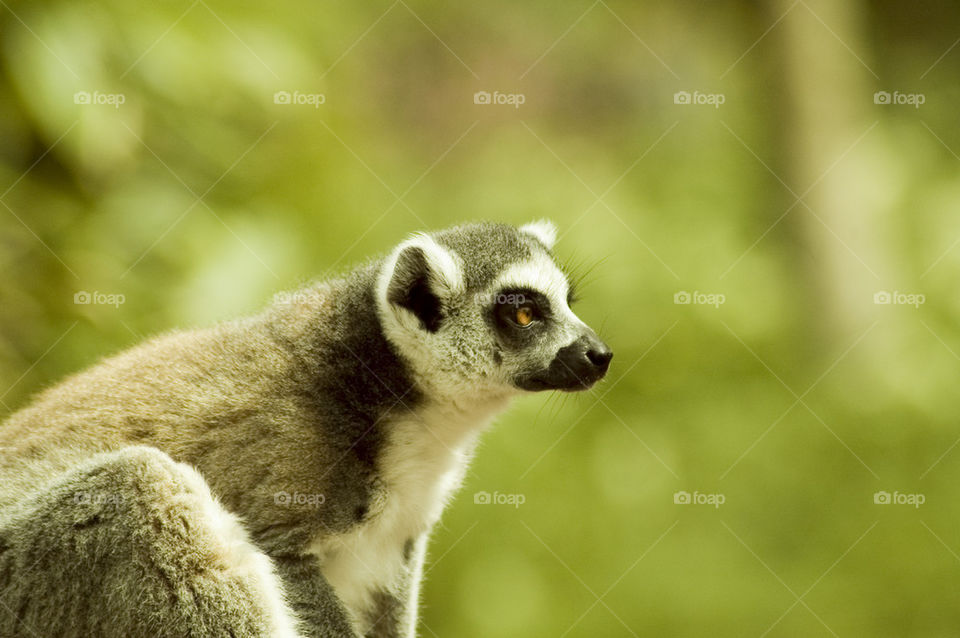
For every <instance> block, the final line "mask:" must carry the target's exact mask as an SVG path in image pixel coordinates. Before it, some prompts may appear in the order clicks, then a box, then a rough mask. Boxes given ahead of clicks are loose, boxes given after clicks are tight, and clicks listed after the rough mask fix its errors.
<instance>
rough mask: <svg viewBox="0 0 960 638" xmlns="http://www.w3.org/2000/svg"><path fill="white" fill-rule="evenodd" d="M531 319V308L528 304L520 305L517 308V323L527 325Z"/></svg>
mask: <svg viewBox="0 0 960 638" xmlns="http://www.w3.org/2000/svg"><path fill="white" fill-rule="evenodd" d="M531 321H533V309H532V308H531V307H530V306H520V307H519V308H517V323H518V324H520V325H521V326H529V325H530V322H531Z"/></svg>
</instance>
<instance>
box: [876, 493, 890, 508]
mask: <svg viewBox="0 0 960 638" xmlns="http://www.w3.org/2000/svg"><path fill="white" fill-rule="evenodd" d="M873 502H874V503H875V504H877V505H889V504H890V503H891V500H890V492H885V491H883V490H880V491H879V492H875V493H874V494H873Z"/></svg>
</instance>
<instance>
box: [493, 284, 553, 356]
mask: <svg viewBox="0 0 960 638" xmlns="http://www.w3.org/2000/svg"><path fill="white" fill-rule="evenodd" d="M492 301H493V307H492V308H491V312H490V315H491V317H492V320H493V325H494V327H495V329H496V331H497V334H498V335H499V336H500V338H501V339H502V340H503V341H504V343H505V345H507V346H514V347H520V346H523V345H525V344H527V343H529V342H530V339H532V338H533V337H534V335H535V334H537V333H538V332H540V331H541V330H542V328H543V327H544V324H545V322H546V321H548V320H549V319H550V318H551V312H550V302H549V300H548V299H547V297H546V296H545V295H543V294H542V293H540V292H537V291H536V290H532V289H529V288H516V289H505V290H501V291H500V292H498V293H497V294H496V295H494V298H493V300H492Z"/></svg>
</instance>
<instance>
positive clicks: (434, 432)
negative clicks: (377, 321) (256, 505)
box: [310, 406, 496, 635]
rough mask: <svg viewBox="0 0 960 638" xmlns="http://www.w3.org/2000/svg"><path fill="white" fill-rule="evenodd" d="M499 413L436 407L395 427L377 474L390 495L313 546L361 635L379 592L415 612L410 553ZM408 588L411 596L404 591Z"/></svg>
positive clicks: (486, 408)
mask: <svg viewBox="0 0 960 638" xmlns="http://www.w3.org/2000/svg"><path fill="white" fill-rule="evenodd" d="M495 407H496V406H483V409H479V410H475V409H471V410H469V411H462V410H459V409H451V408H447V409H439V408H435V409H429V410H424V411H421V412H420V413H419V414H418V417H417V418H409V419H404V420H401V421H395V422H393V423H390V424H389V426H388V428H387V429H388V430H389V432H388V435H387V440H386V444H385V446H384V448H383V451H382V453H381V455H380V458H379V460H378V468H377V469H378V474H379V478H380V481H381V483H382V485H383V488H384V489H383V492H382V493H381V494H380V496H379V497H378V498H377V499H376V500H375V502H373V503H371V505H370V508H369V514H368V517H367V519H366V520H365V522H363V523H362V524H360V525H358V526H357V527H355V528H353V529H351V530H350V531H349V532H347V533H345V534H340V535H337V536H328V537H324V538H319V539H317V541H316V542H315V543H314V544H313V546H312V547H311V549H310V551H311V553H313V554H315V555H317V556H318V557H319V558H320V561H321V563H322V569H323V573H324V576H325V577H326V578H327V581H328V582H329V583H330V585H331V586H332V587H333V589H334V591H336V593H337V595H338V596H339V598H340V600H341V601H342V602H343V603H344V605H345V606H346V607H347V610H348V611H349V612H350V613H351V615H352V616H353V618H354V621H355V623H356V625H357V629H358V630H360V632H361V633H363V632H365V631H366V629H368V628H369V627H367V626H366V624H367V622H368V621H367V620H366V619H367V618H369V615H370V614H371V613H374V612H375V610H374V609H372V605H373V601H374V598H373V595H374V594H376V593H378V592H386V593H394V594H396V595H398V597H399V598H404V597H406V598H407V599H408V601H409V602H408V607H409V608H411V609H412V610H415V607H416V595H417V589H418V588H417V581H418V580H419V577H420V574H419V570H420V565H419V563H418V562H417V561H414V563H413V564H407V563H406V561H405V560H404V556H403V554H404V546H405V545H406V544H407V542H408V541H411V540H412V541H414V542H416V541H417V539H418V538H420V537H421V536H423V535H424V534H426V533H427V532H428V531H429V529H430V528H431V527H432V526H433V525H434V524H435V523H436V522H437V521H438V520H439V518H440V515H441V513H442V512H443V508H444V506H445V505H446V503H447V500H448V499H449V498H450V496H451V495H452V494H453V492H454V491H456V489H457V488H458V487H459V486H460V482H461V481H462V479H463V475H464V473H465V472H466V469H467V465H468V463H469V460H470V457H471V455H472V453H473V448H474V446H475V442H476V438H477V435H478V434H479V433H480V431H481V430H482V429H483V427H484V426H485V425H486V423H487V422H489V420H490V418H491V417H492V415H493V414H494V413H495V412H496V409H493V408H495ZM407 570H410V571H411V572H412V573H408V571H407ZM405 582H406V583H407V585H406V586H407V587H408V588H409V589H408V590H407V594H406V596H404V595H402V594H401V592H400V589H401V588H403V587H404V586H405V585H404V583H405ZM414 615H415V611H412V612H411V614H410V618H408V619H407V621H408V622H413V620H414ZM409 635H412V634H409Z"/></svg>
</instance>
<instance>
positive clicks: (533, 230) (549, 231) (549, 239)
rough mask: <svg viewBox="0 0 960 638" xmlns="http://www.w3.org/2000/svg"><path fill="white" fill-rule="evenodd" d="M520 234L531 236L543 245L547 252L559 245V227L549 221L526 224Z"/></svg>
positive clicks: (543, 220) (521, 228)
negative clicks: (556, 244)
mask: <svg viewBox="0 0 960 638" xmlns="http://www.w3.org/2000/svg"><path fill="white" fill-rule="evenodd" d="M520 232H521V233H525V234H527V235H531V236H532V237H533V238H534V239H536V240H537V241H539V242H540V243H541V244H543V245H544V246H545V247H546V249H547V250H551V249H552V248H553V245H554V244H555V243H557V227H556V226H554V225H553V222H552V221H550V220H549V219H541V220H539V221H535V222H530V223H529V224H524V225H523V226H521V227H520Z"/></svg>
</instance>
